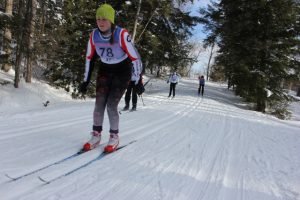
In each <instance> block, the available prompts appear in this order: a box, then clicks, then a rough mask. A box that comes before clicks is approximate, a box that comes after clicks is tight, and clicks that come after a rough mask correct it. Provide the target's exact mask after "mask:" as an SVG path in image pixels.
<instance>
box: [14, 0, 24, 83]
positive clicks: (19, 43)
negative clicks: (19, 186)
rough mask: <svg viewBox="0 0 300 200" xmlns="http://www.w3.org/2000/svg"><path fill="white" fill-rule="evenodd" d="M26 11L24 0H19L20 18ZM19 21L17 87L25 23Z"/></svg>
mask: <svg viewBox="0 0 300 200" xmlns="http://www.w3.org/2000/svg"><path fill="white" fill-rule="evenodd" d="M23 12H24V4H23V0H19V3H18V17H19V18H20V19H22V18H23V14H22V13H23ZM21 22H22V21H20V22H19V23H20V24H19V28H20V34H19V35H18V36H17V50H16V67H15V80H14V86H15V88H18V87H19V82H20V68H21V60H22V50H23V48H24V47H23V45H22V41H23V38H24V26H25V24H24V23H21Z"/></svg>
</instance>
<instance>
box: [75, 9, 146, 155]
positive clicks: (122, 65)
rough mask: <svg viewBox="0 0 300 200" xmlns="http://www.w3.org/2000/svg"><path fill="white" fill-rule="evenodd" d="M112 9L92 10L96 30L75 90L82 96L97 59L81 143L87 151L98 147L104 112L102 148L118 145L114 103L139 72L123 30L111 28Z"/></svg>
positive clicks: (116, 117)
mask: <svg viewBox="0 0 300 200" xmlns="http://www.w3.org/2000/svg"><path fill="white" fill-rule="evenodd" d="M114 18H115V10H114V9H113V8H112V6H111V5H109V4H106V3H105V4H102V5H101V6H100V7H99V8H98V9H97V11H96V21H97V26H98V27H97V28H96V29H94V30H93V31H92V33H91V34H90V38H89V41H88V45H87V53H86V63H85V73H84V82H83V83H82V84H81V85H80V87H79V91H80V92H82V93H85V92H86V91H87V86H88V84H89V82H90V79H91V74H92V70H93V68H94V62H95V59H96V58H97V56H96V54H97V55H98V56H99V57H100V64H99V66H97V67H98V75H97V81H96V102H95V108H94V114H93V131H92V132H91V139H90V140H89V141H88V142H87V143H85V144H84V146H83V150H85V151H88V150H91V149H93V148H95V147H97V146H98V145H99V144H100V141H101V133H102V124H103V118H104V111H105V108H107V114H108V118H109V123H110V130H109V132H110V138H109V141H108V144H107V145H106V147H105V148H104V151H105V152H108V153H109V152H113V151H114V150H116V149H117V147H118V144H119V135H118V133H119V113H118V104H119V102H120V99H121V97H122V95H123V94H124V92H125V90H126V88H127V86H128V83H129V81H130V79H131V75H132V74H131V72H132V70H133V69H134V78H135V79H134V81H135V84H137V83H138V81H139V78H140V73H141V60H140V59H139V56H138V55H139V54H138V52H137V50H136V49H135V48H134V45H133V44H132V42H131V38H130V36H129V34H128V32H127V30H126V29H123V28H121V27H119V26H116V25H115V22H114Z"/></svg>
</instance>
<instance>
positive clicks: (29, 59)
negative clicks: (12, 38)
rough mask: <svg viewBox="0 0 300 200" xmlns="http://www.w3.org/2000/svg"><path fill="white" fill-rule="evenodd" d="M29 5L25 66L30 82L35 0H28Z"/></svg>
mask: <svg viewBox="0 0 300 200" xmlns="http://www.w3.org/2000/svg"><path fill="white" fill-rule="evenodd" d="M29 2H30V3H31V5H29V8H30V12H29V21H30V24H29V27H28V28H29V31H28V33H29V34H28V51H27V66H26V69H27V70H26V82H27V83H31V77H32V62H33V48H34V47H33V42H34V30H35V29H34V26H35V17H36V5H37V2H36V0H30V1H29Z"/></svg>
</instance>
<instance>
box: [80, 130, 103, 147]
mask: <svg viewBox="0 0 300 200" xmlns="http://www.w3.org/2000/svg"><path fill="white" fill-rule="evenodd" d="M91 135H92V137H91V139H90V140H89V141H88V142H87V143H85V144H84V145H83V151H89V150H92V149H94V148H96V147H97V146H99V144H100V140H101V132H98V131H93V132H91Z"/></svg>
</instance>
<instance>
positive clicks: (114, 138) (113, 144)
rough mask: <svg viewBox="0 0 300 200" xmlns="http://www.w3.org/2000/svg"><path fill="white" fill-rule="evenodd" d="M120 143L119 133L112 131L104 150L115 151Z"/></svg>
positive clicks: (107, 151) (106, 151)
mask: <svg viewBox="0 0 300 200" xmlns="http://www.w3.org/2000/svg"><path fill="white" fill-rule="evenodd" d="M118 145H119V135H118V134H115V133H111V134H110V138H109V141H108V144H107V145H106V147H105V148H104V152H105V153H111V152H114V151H115V150H116V149H117V148H118Z"/></svg>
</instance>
